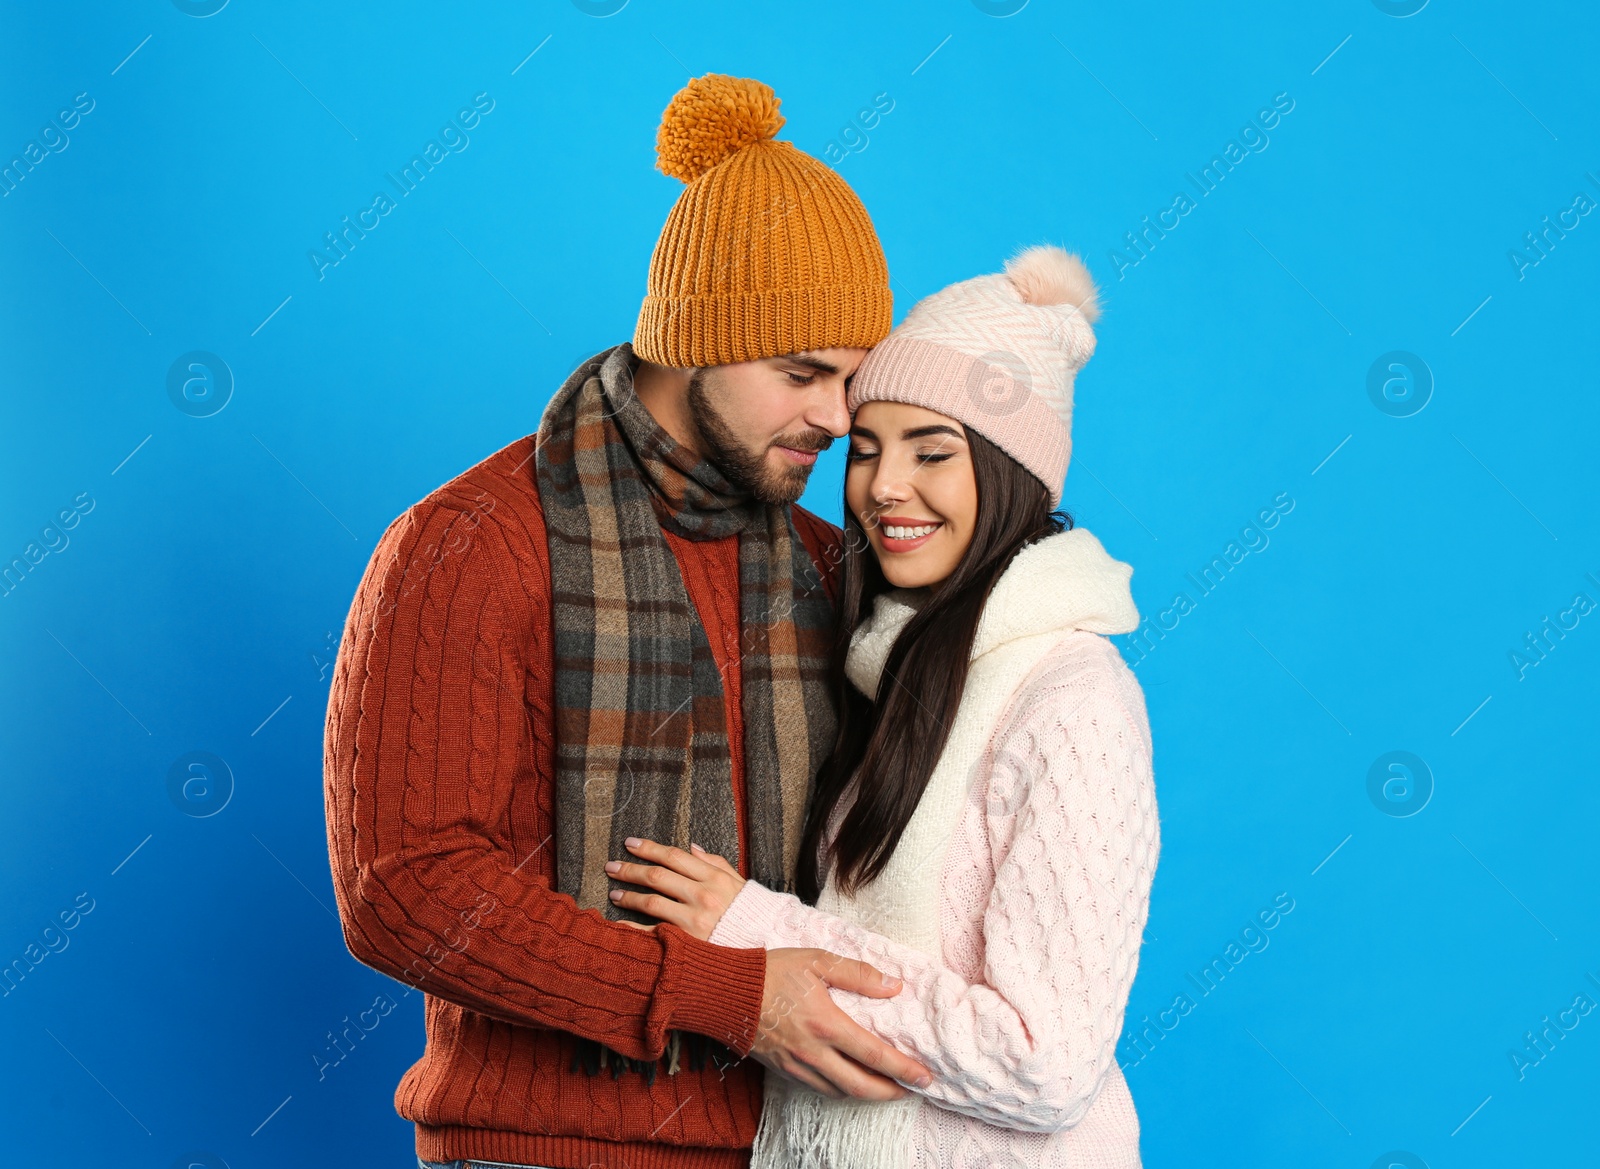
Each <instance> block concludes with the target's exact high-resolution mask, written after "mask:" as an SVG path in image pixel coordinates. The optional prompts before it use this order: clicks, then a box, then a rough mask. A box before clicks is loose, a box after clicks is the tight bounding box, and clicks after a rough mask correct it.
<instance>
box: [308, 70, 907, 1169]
mask: <svg viewBox="0 0 1600 1169" xmlns="http://www.w3.org/2000/svg"><path fill="white" fill-rule="evenodd" d="M777 106H778V102H777V99H776V98H775V97H774V96H773V94H772V91H771V90H770V89H768V88H767V87H766V86H764V85H761V84H760V83H759V82H754V81H750V80H746V79H739V78H731V77H725V76H720V75H707V76H705V77H702V78H698V79H696V80H695V81H692V82H690V84H689V85H688V86H687V87H686V88H685V89H684V90H683V91H681V92H680V93H679V94H678V95H677V96H676V97H675V98H674V99H673V102H672V104H671V105H669V106H668V108H667V111H666V113H665V115H664V116H663V120H662V125H661V130H660V133H659V135H658V139H657V154H658V165H659V166H660V168H661V169H662V170H663V171H665V172H666V173H668V174H671V175H674V176H675V177H678V178H681V179H683V180H684V182H685V183H686V186H685V189H684V191H683V193H682V195H681V197H680V198H679V200H678V202H677V204H676V205H675V206H674V208H673V210H672V212H671V214H670V215H669V217H668V219H667V222H666V226H665V227H664V229H663V231H662V233H661V237H660V240H659V241H658V243H657V246H656V250H655V254H654V256H653V258H652V261H651V266H650V274H649V280H648V284H647V292H648V295H647V297H646V299H645V303H644V305H643V308H642V311H641V313H640V316H639V321H638V326H637V328H636V330H635V334H634V338H633V342H632V344H631V345H630V344H628V343H624V344H621V345H618V346H615V347H613V348H610V349H607V350H605V351H603V352H602V353H599V354H596V355H595V356H594V357H593V358H591V359H590V360H588V361H586V362H585V363H584V364H583V365H582V366H580V367H579V368H578V369H577V370H576V371H574V372H573V374H572V375H571V376H570V377H569V378H568V379H567V381H566V383H565V385H563V386H562V388H561V389H560V390H559V391H558V392H557V393H556V395H555V397H554V398H553V399H552V401H551V402H550V404H549V406H548V407H547V409H546V411H545V414H544V417H543V419H542V420H541V422H540V425H539V430H538V432H537V434H535V435H530V436H528V437H526V438H523V439H520V440H518V441H517V442H514V443H512V444H511V445H509V446H507V447H506V448H504V449H503V450H501V451H499V452H498V453H496V454H494V455H492V456H490V457H489V458H488V459H486V460H484V461H483V462H482V463H479V464H478V465H477V466H475V467H473V468H471V469H470V470H468V471H466V472H464V473H463V474H462V475H460V476H459V477H457V478H456V479H454V480H452V481H450V482H449V483H446V484H445V485H443V486H442V487H440V488H438V489H437V490H436V491H434V492H432V493H430V494H429V495H428V496H427V497H426V498H425V499H423V500H422V501H421V502H419V503H417V504H415V505H414V506H412V507H411V508H410V509H408V510H407V511H406V512H405V514H404V515H402V516H401V517H400V518H399V519H397V520H396V521H395V522H394V524H392V525H391V526H390V527H389V529H388V531H387V532H385V534H384V536H383V538H382V539H381V541H380V542H379V544H378V547H377V549H376V550H375V552H374V553H373V557H372V561H371V563H370V565H369V566H368V568H367V571H366V574H365V576H364V577H363V579H362V582H361V585H360V588H359V590H358V591H357V593H356V597H355V600H354V602H353V604H352V606H351V610H350V615H349V618H348V620H347V623H346V626H345V630H344V640H343V644H342V646H341V650H340V654H339V657H338V664H337V667H336V669H335V673H334V679H333V686H332V692H331V694H330V696H329V701H328V722H327V734H326V754H325V794H326V801H327V822H328V847H329V854H330V857H331V862H332V867H333V876H334V886H335V890H336V893H337V896H338V903H339V913H340V918H341V921H342V923H343V926H344V936H345V941H346V944H347V945H348V946H349V948H350V950H351V952H352V953H353V954H354V955H355V956H356V957H357V958H358V959H360V960H361V961H363V962H365V963H367V964H368V965H370V966H373V967H375V968H376V969H378V970H380V971H382V972H384V973H385V974H388V975H390V976H392V977H395V978H399V979H402V980H404V981H405V982H407V983H408V984H409V985H414V986H419V987H420V988H422V989H423V990H424V991H425V992H426V999H425V1013H426V1021H427V1048H426V1051H425V1052H424V1054H423V1056H422V1058H421V1060H419V1061H418V1062H417V1063H416V1064H415V1065H413V1066H412V1067H411V1068H410V1069H409V1070H408V1071H407V1072H406V1074H405V1076H404V1078H403V1079H402V1080H401V1082H400V1086H399V1088H398V1089H397V1091H396V1093H395V1106H396V1108H397V1110H398V1111H399V1112H400V1114H401V1115H402V1116H404V1117H406V1118H408V1119H410V1120H412V1121H413V1122H415V1124H416V1133H417V1154H418V1157H419V1159H421V1160H423V1161H425V1162H450V1161H457V1160H484V1161H493V1162H499V1163H503V1164H510V1165H533V1166H551V1167H578V1166H591V1165H603V1166H627V1167H629V1169H657V1167H674V1166H683V1167H689V1166H694V1167H706V1169H715V1167H722V1166H735V1165H739V1166H742V1165H746V1164H748V1160H749V1148H750V1145H751V1142H752V1139H753V1137H754V1134H755V1129H756V1123H757V1120H758V1118H759V1114H760V1105H761V1085H762V1074H763V1073H762V1068H761V1066H760V1065H762V1064H765V1065H766V1066H768V1067H772V1068H777V1069H779V1070H783V1071H786V1072H787V1073H789V1074H791V1075H793V1076H795V1077H796V1078H799V1079H802V1080H805V1081H807V1082H809V1083H811V1084H813V1086H816V1087H819V1088H820V1089H821V1090H825V1091H829V1092H832V1093H834V1094H840V1095H844V1094H849V1095H854V1096H857V1097H860V1098H863V1099H878V1100H882V1099H890V1098H894V1097H898V1096H902V1095H904V1094H905V1092H906V1089H905V1088H904V1087H903V1086H902V1084H903V1083H916V1082H918V1081H919V1080H922V1077H925V1076H926V1075H927V1069H926V1068H924V1067H923V1066H922V1065H920V1064H918V1063H916V1062H915V1061H913V1060H911V1059H909V1058H908V1057H906V1056H905V1055H903V1054H901V1053H899V1052H897V1051H895V1050H894V1049H892V1048H889V1047H886V1046H885V1045H884V1044H883V1043H881V1042H880V1041H879V1040H877V1039H876V1038H875V1037H874V1036H872V1035H871V1034H870V1033H868V1032H866V1031H865V1030H863V1029H862V1028H860V1027H858V1026H856V1025H855V1024H854V1023H852V1022H851V1021H850V1019H849V1018H848V1017H847V1016H846V1015H845V1014H844V1013H843V1012H842V1011H840V1010H839V1009H838V1008H837V1007H836V1006H834V1004H833V1002H832V1000H831V998H830V994H829V989H828V988H829V987H830V986H831V987H836V988H841V989H845V990H851V991H855V992H857V993H861V994H867V995H874V996H877V997H889V996H892V995H893V994H894V993H895V992H896V991H897V990H898V989H899V984H898V981H897V980H896V981H889V980H886V979H884V978H883V977H882V976H881V975H880V973H879V972H878V971H876V970H875V969H873V968H872V967H871V966H868V965H866V964H863V963H855V962H847V961H844V960H842V959H840V958H838V957H837V956H833V955H828V954H825V953H823V952H821V951H815V950H775V951H772V952H771V953H767V952H765V951H762V950H735V949H726V948H722V947H717V946H712V945H709V944H708V943H705V942H702V941H700V940H698V939H696V938H694V937H692V936H691V935H689V934H688V933H686V932H684V931H682V930H680V929H678V928H677V927H675V926H672V925H670V924H665V923H663V924H659V925H656V926H654V927H647V926H645V925H644V924H643V921H644V920H647V919H642V918H639V919H638V920H630V919H634V918H638V915H635V914H632V913H630V912H628V911H624V910H621V909H619V908H618V907H616V906H615V905H614V904H612V902H611V900H610V897H609V896H608V895H609V893H610V891H611V890H612V889H613V888H618V887H620V882H617V881H615V880H613V879H612V878H609V877H608V876H607V875H606V873H605V862H606V861H607V860H609V859H612V858H622V857H626V856H627V853H626V851H625V848H624V842H625V841H626V840H627V839H628V838H629V837H631V836H643V837H650V838H652V839H657V840H662V841H667V842H671V843H673V844H675V845H677V846H678V847H681V848H687V847H688V846H689V844H690V843H691V842H693V843H695V844H698V845H700V846H701V847H704V848H706V849H708V850H709V851H711V852H714V853H721V854H722V855H724V856H726V857H728V858H729V859H730V860H731V861H734V862H735V863H736V864H737V866H738V868H739V871H740V872H741V873H743V874H745V875H747V876H749V877H751V878H752V879H755V880H759V881H761V882H762V883H763V884H767V885H769V886H771V887H773V888H782V889H788V888H789V887H790V882H791V881H792V878H793V875H794V866H795V861H796V857H797V855H798V848H799V836H800V831H801V828H802V821H803V817H804V812H805V804H806V798H807V795H808V792H809V786H810V784H811V782H812V780H813V778H814V776H815V773H816V770H817V768H818V767H819V765H820V763H821V759H822V756H823V754H824V753H825V752H826V751H827V750H828V749H829V745H830V743H831V735H832V731H833V725H834V724H833V704H832V700H831V696H830V694H829V692H828V689H827V685H826V677H825V663H826V658H827V654H828V650H829V644H830V639H831V635H832V621H833V617H832V613H833V610H832V590H833V587H834V573H833V571H832V569H833V566H834V565H836V564H837V563H838V558H839V553H840V549H839V539H840V533H839V532H838V530H837V529H835V528H834V527H833V526H832V525H830V524H827V523H824V522H823V521H821V520H819V519H818V518H816V517H815V516H812V515H811V514H809V513H808V512H805V511H803V510H802V509H800V508H798V507H796V506H793V504H794V501H795V500H796V499H798V498H799V496H800V493H801V491H802V490H803V489H804V486H805V483H806V478H807V476H808V474H809V472H810V468H811V465H812V463H813V462H814V461H815V459H816V454H817V452H818V451H820V450H821V449H822V448H824V447H826V446H828V445H829V444H830V443H831V442H832V441H833V439H835V438H837V437H840V436H842V435H844V434H845V433H846V429H847V424H848V419H847V415H846V412H845V406H844V395H845V383H846V382H847V381H848V379H849V377H850V375H851V374H852V373H853V372H854V370H855V368H856V366H857V364H858V363H859V362H860V360H861V359H862V357H863V356H865V354H866V351H867V349H868V348H869V347H871V346H872V345H874V344H876V343H877V342H878V341H879V340H881V339H882V338H883V337H884V336H885V335H886V334H887V333H888V330H889V326H890V316H891V300H890V292H889V288H888V272H887V267H886V265H885V263H884V259H883V253H882V249H881V248H880V246H879V244H878V240H877V237H876V235H875V234H874V232H873V229H872V223H871V220H870V219H869V218H868V216H867V214H866V211H865V209H864V208H863V207H862V206H861V203H860V201H859V199H857V198H856V196H855V194H854V192H853V191H851V190H850V188H849V186H848V185H847V184H845V183H844V181H843V180H841V179H840V178H839V177H838V176H837V175H835V174H834V173H833V172H832V171H831V170H829V169H828V168H827V167H825V166H823V165H822V164H820V163H818V162H817V161H816V160H814V159H812V158H810V157H808V156H807V155H805V154H802V153H801V152H800V151H798V150H796V149H795V148H794V147H793V146H792V145H791V144H790V143H787V142H778V141H775V140H774V138H773V135H774V134H776V132H777V130H778V128H779V127H780V126H781V125H782V124H783V118H782V116H781V115H779V114H778V112H777ZM747 1056H748V1057H753V1058H745V1057H747ZM896 1080H898V1081H900V1083H897V1082H896ZM923 1082H925V1081H923Z"/></svg>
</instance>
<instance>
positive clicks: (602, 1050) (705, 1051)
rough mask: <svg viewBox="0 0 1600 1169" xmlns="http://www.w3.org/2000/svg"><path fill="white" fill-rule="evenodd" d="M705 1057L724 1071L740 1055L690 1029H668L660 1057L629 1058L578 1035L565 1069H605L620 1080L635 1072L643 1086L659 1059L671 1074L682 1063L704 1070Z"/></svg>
mask: <svg viewBox="0 0 1600 1169" xmlns="http://www.w3.org/2000/svg"><path fill="white" fill-rule="evenodd" d="M708 1060H709V1061H710V1063H711V1065H712V1066H713V1067H715V1068H716V1069H717V1070H718V1071H725V1070H726V1069H728V1068H730V1067H732V1066H733V1065H734V1064H737V1063H740V1062H742V1060H741V1057H739V1056H737V1055H735V1054H734V1053H733V1051H732V1049H731V1048H729V1047H728V1046H727V1045H726V1044H723V1043H719V1042H718V1041H717V1040H715V1039H712V1038H710V1037H709V1036H705V1035H697V1034H695V1033H694V1032H692V1031H668V1032H667V1047H666V1050H665V1051H664V1052H663V1053H662V1056H661V1058H660V1059H633V1058H631V1057H629V1056H626V1055H621V1054H619V1053H617V1052H615V1051H613V1050H612V1049H611V1048H609V1047H607V1046H606V1045H605V1044H603V1043H601V1042H600V1041H599V1040H596V1039H585V1038H583V1037H581V1036H579V1037H577V1042H576V1044H575V1046H574V1047H573V1049H572V1063H571V1065H570V1066H569V1068H568V1069H567V1070H568V1071H570V1072H574V1073H576V1072H578V1071H582V1072H583V1073H584V1074H585V1075H589V1076H598V1075H599V1074H600V1073H601V1072H603V1071H607V1070H609V1071H610V1072H611V1078H612V1079H613V1080H615V1079H620V1078H621V1077H622V1073H623V1072H625V1071H626V1072H636V1073H638V1074H639V1075H642V1076H643V1077H644V1081H645V1083H646V1084H647V1085H651V1086H653V1085H654V1084H655V1082H656V1074H657V1073H658V1072H660V1071H661V1070H662V1067H661V1065H662V1063H663V1062H665V1064H666V1069H665V1070H666V1074H667V1075H669V1076H675V1075H677V1074H678V1072H679V1071H680V1070H681V1069H682V1068H683V1066H684V1064H685V1063H687V1064H688V1066H689V1070H690V1071H695V1072H700V1071H704V1070H705V1067H706V1063H707V1061H708Z"/></svg>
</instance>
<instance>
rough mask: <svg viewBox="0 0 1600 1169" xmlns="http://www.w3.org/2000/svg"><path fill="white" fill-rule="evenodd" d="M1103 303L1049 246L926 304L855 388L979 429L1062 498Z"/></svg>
mask: <svg viewBox="0 0 1600 1169" xmlns="http://www.w3.org/2000/svg"><path fill="white" fill-rule="evenodd" d="M1099 317H1100V305H1099V301H1098V299H1097V293H1096V290H1095V286H1094V280H1093V278H1091V277H1090V275H1089V269H1088V268H1086V267H1085V266H1084V263H1083V261H1082V260H1081V259H1079V258H1078V257H1077V256H1075V255H1072V254H1071V253H1070V252H1065V251H1063V250H1062V249H1060V248H1058V247H1054V246H1051V245H1039V246H1036V247H1031V248H1025V249H1024V250H1022V251H1021V252H1019V253H1018V254H1017V255H1016V256H1014V257H1012V258H1011V259H1009V260H1007V261H1006V270H1005V271H1004V272H996V273H993V274H992V275H988V276H974V277H973V278H972V279H970V280H963V281H960V282H959V283H957V284H952V285H950V286H949V287H948V288H945V289H942V290H941V291H939V292H935V293H934V294H933V295H931V296H927V297H924V298H923V299H922V300H920V301H918V302H917V304H916V305H915V306H914V307H913V308H912V310H911V311H910V312H909V313H907V314H906V319H905V320H903V321H901V322H900V324H899V325H898V326H897V327H896V328H895V329H894V331H893V332H891V333H890V334H889V335H888V336H887V337H885V338H884V339H883V340H882V341H880V342H879V343H878V345H877V347H876V348H874V349H873V350H872V351H871V352H870V353H868V354H867V356H866V358H865V360H863V361H862V363H861V366H860V368H859V369H857V370H856V373H855V377H853V378H852V379H851V382H850V396H849V405H850V412H851V413H852V414H854V413H855V412H856V410H857V409H858V408H859V407H860V406H861V404H862V403H864V402H877V401H885V402H904V403H906V404H908V405H912V406H922V407H924V408H926V409H929V410H933V411H935V412H937V413H939V414H944V415H946V416H948V417H950V418H954V419H956V420H957V421H959V422H960V423H961V424H962V425H964V426H967V427H969V428H971V429H972V430H976V431H977V432H978V433H979V434H981V435H983V436H984V437H985V438H987V439H988V440H989V441H990V442H992V443H994V444H995V445H996V446H998V447H999V448H1000V449H1001V450H1003V451H1005V452H1006V453H1007V454H1008V455H1010V456H1011V457H1012V458H1014V459H1016V460H1017V462H1019V463H1021V464H1022V465H1023V466H1024V467H1026V468H1027V469H1028V470H1030V471H1032V472H1033V473H1034V474H1035V475H1037V476H1038V477H1039V479H1040V481H1041V482H1042V483H1043V484H1044V485H1045V488H1046V489H1047V490H1048V491H1049V492H1050V506H1051V507H1056V506H1058V505H1059V504H1060V502H1061V488H1062V481H1063V480H1064V479H1065V478H1066V474H1067V462H1068V460H1069V459H1070V458H1071V456H1072V383H1073V379H1074V378H1075V377H1076V376H1077V373H1078V370H1080V369H1082V368H1083V365H1084V363H1085V362H1087V361H1088V360H1089V358H1090V356H1091V355H1092V354H1093V353H1094V330H1093V329H1091V328H1090V327H1089V326H1090V325H1092V324H1093V323H1094V322H1095V321H1096V320H1098V319H1099Z"/></svg>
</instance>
